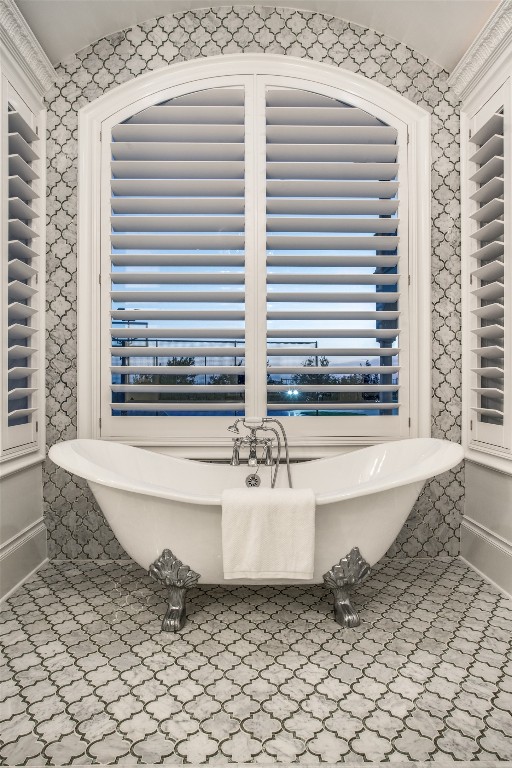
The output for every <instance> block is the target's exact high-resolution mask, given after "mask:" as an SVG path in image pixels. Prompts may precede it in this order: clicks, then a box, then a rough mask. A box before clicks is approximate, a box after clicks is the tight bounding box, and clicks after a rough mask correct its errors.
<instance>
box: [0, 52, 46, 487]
mask: <svg viewBox="0 0 512 768" xmlns="http://www.w3.org/2000/svg"><path fill="white" fill-rule="evenodd" d="M0 99H1V103H2V105H5V104H6V103H7V101H8V102H9V103H11V105H12V106H14V107H15V108H16V109H17V110H18V111H19V112H20V114H21V115H22V116H24V117H25V118H26V120H27V122H29V123H30V122H31V119H32V117H33V120H34V125H35V126H37V131H38V134H39V136H40V140H39V146H38V152H39V158H38V161H37V165H38V175H39V180H38V187H39V188H40V190H41V193H40V197H39V199H38V200H37V201H36V204H35V206H34V207H35V209H36V210H37V213H38V214H39V218H38V219H37V220H36V221H35V222H34V223H33V226H34V228H35V229H37V231H38V233H39V237H38V239H37V241H36V242H35V243H34V244H33V245H32V246H31V247H32V250H35V251H36V252H37V253H38V258H37V263H34V264H33V265H32V266H34V267H36V269H37V288H38V291H37V294H36V300H35V301H34V302H33V306H34V307H35V308H36V309H37V315H36V317H37V347H38V352H37V353H36V354H35V355H34V356H33V360H32V362H33V364H34V365H35V367H37V368H38V371H37V373H35V374H33V377H32V382H33V385H34V386H35V388H36V392H35V393H34V394H33V395H32V401H33V403H34V405H35V406H36V408H37V416H36V419H35V422H34V430H35V432H34V434H33V435H32V436H33V439H32V440H30V441H29V442H24V443H23V444H22V445H19V446H16V445H15V446H13V447H11V448H8V449H4V450H2V448H1V445H0V477H4V476H6V475H10V474H13V473H14V472H18V471H19V470H21V469H24V468H26V467H29V466H32V465H34V464H38V463H40V462H41V461H43V460H44V458H45V257H46V245H45V243H46V238H45V221H46V197H45V190H46V143H45V142H46V110H45V108H44V106H43V105H42V102H41V95H40V93H39V92H38V90H36V88H35V87H34V86H33V85H32V84H31V83H29V82H28V80H27V79H26V78H25V77H24V76H23V75H22V74H20V72H19V71H18V69H17V67H16V66H15V64H14V63H13V62H12V61H11V59H10V58H9V56H8V54H7V52H2V55H1V56H0ZM2 113H4V109H3V108H2ZM0 133H1V135H2V142H4V143H3V145H2V152H1V153H0V154H2V156H3V154H4V152H3V150H5V148H6V147H7V125H4V124H2V125H1V131H0ZM0 184H1V188H0V204H1V206H0V255H1V259H0V290H1V293H2V298H3V297H4V296H5V295H6V294H5V290H4V286H5V283H6V281H7V279H8V277H7V243H8V239H7V232H6V227H7V221H8V189H7V177H5V178H0ZM6 338H7V307H6V306H5V307H4V306H3V303H2V305H1V312H0V339H1V343H0V368H1V370H2V376H1V377H0V398H1V403H2V406H1V408H2V409H3V407H4V403H5V402H6V400H7V392H6V391H5V390H4V387H5V384H6V377H5V376H4V373H5V371H6V370H7V366H8V361H7V349H6V346H4V340H5V339H6Z"/></svg>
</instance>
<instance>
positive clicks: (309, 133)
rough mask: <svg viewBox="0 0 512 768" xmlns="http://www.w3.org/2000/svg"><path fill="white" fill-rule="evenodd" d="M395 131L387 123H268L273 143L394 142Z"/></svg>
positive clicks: (268, 131)
mask: <svg viewBox="0 0 512 768" xmlns="http://www.w3.org/2000/svg"><path fill="white" fill-rule="evenodd" d="M396 136H397V131H396V129H395V128H391V127H390V126H388V125H336V126H328V125H268V126H267V145H268V146H269V147H270V146H272V145H273V144H282V143H288V144H337V143H340V144H359V143H361V144H365V145H366V144H386V143H389V144H394V143H395V141H396Z"/></svg>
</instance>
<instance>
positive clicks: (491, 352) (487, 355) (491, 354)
mask: <svg viewBox="0 0 512 768" xmlns="http://www.w3.org/2000/svg"><path fill="white" fill-rule="evenodd" d="M471 352H473V354H475V355H477V357H483V358H484V359H485V360H497V359H499V358H502V357H503V354H504V350H503V347H500V346H499V345H497V344H492V345H490V346H488V347H477V348H476V349H472V350H471Z"/></svg>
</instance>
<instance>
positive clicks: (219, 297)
mask: <svg viewBox="0 0 512 768" xmlns="http://www.w3.org/2000/svg"><path fill="white" fill-rule="evenodd" d="M110 296H111V298H112V301H115V302H116V303H117V302H124V301H130V302H134V303H137V304H141V303H145V302H150V303H152V302H170V303H176V302H180V303H184V302H185V303H189V302H191V303H194V304H197V303H203V302H208V303H211V302H221V303H222V304H224V303H226V302H230V303H233V302H234V303H237V304H238V303H243V302H244V300H245V292H244V291H112V292H111V294H110Z"/></svg>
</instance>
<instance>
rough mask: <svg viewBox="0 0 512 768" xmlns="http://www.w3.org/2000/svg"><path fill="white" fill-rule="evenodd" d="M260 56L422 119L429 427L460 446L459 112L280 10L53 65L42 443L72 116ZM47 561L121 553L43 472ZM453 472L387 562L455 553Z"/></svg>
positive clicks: (65, 341)
mask: <svg viewBox="0 0 512 768" xmlns="http://www.w3.org/2000/svg"><path fill="white" fill-rule="evenodd" d="M255 51H256V52H268V53H274V54H284V55H287V56H295V57H302V58H309V59H312V60H315V61H322V62H324V63H326V64H332V65H333V66H336V67H340V68H342V69H348V70H350V71H354V72H359V73H360V74H361V75H364V76H366V77H369V78H372V79H374V80H377V81H378V82H379V83H381V84H382V85H385V86H387V87H389V88H392V89H393V90H394V91H398V92H399V93H401V94H403V95H404V96H405V97H406V98H408V99H410V100H411V101H413V102H415V103H416V104H419V105H420V106H422V107H424V108H425V109H426V110H428V111H429V112H430V114H431V117H432V175H431V180H432V201H431V211H432V322H433V330H432V332H433V345H432V430H433V435H434V437H441V438H447V439H449V440H455V441H458V440H459V438H460V411H461V406H460V399H461V391H460V374H461V366H460V360H461V350H460V221H459V215H460V213H459V203H460V180H459V144H458V141H459V138H458V137H459V105H458V99H457V97H456V96H455V95H454V94H453V93H451V92H450V90H449V88H448V85H447V77H448V73H447V72H445V71H443V70H442V69H441V68H440V67H439V66H438V65H437V64H435V63H434V62H432V61H429V60H428V59H426V58H425V57H424V56H421V55H420V54H419V53H416V52H415V51H413V50H411V49H409V48H407V46H405V45H403V44H401V43H398V42H397V41H395V40H392V39H391V38H389V37H386V36H385V35H381V34H379V33H377V32H375V31H373V30H370V29H365V28H363V27H360V26H357V25H354V24H348V23H347V22H345V21H342V20H341V19H338V18H333V17H330V16H324V15H321V14H318V13H308V12H305V11H296V10H293V9H288V8H271V7H262V8H261V7H260V8H252V7H250V6H247V7H237V8H230V7H223V8H215V9H204V10H196V11H193V12H189V13H174V14H170V15H167V16H163V17H161V18H159V19H152V20H151V21H147V22H145V23H144V24H140V25H137V26H134V27H132V28H130V29H126V30H123V31H122V32H117V33H116V34H114V35H110V36H109V37H106V38H103V39H102V40H99V41H98V42H97V43H95V44H94V45H92V46H89V47H88V48H84V49H83V50H82V51H80V52H79V53H77V54H76V56H74V57H73V58H72V59H70V60H68V61H65V62H63V63H62V64H61V65H60V66H58V67H57V72H58V80H57V83H56V85H55V87H54V88H53V89H52V91H51V92H50V93H49V94H48V97H47V105H48V175H47V181H48V227H47V238H48V253H47V258H48V286H47V297H48V317H47V327H48V344H47V352H48V354H47V358H48V359H47V387H48V388H47V414H48V425H47V426H48V433H47V434H48V442H49V444H50V445H52V444H53V443H55V442H58V441H59V440H69V439H72V438H75V437H76V298H77V297H76V290H77V288H76V230H77V217H76V212H77V139H78V110H79V109H80V107H82V106H84V105H85V104H87V103H88V102H90V101H93V100H94V99H96V98H98V97H99V96H101V95H102V94H103V93H105V92H106V91H108V90H109V89H111V88H115V87H116V86H117V85H119V84H121V83H124V82H126V81H128V80H130V79H132V78H134V77H136V76H137V75H140V74H142V73H146V72H149V71H150V70H153V69H158V68H160V67H165V66H167V65H169V64H172V63H175V62H179V61H185V60H188V59H194V58H197V57H199V56H217V55H220V54H229V53H244V52H255ZM45 503H46V522H47V526H48V532H49V545H50V556H51V557H58V558H71V559H73V558H115V557H122V556H123V553H122V550H121V548H120V546H119V544H118V543H117V541H116V540H115V538H114V536H113V534H112V532H111V530H110V528H109V527H108V526H107V525H106V524H105V522H104V520H103V516H102V515H101V513H100V512H99V510H98V508H97V506H96V504H95V503H94V499H93V498H92V495H91V493H90V491H89V490H88V488H87V486H86V484H85V483H83V482H81V481H78V480H77V479H76V478H70V476H69V475H68V474H67V473H66V472H64V471H63V470H61V469H58V468H56V467H55V465H53V464H52V463H51V462H47V465H46V473H45ZM462 506H463V470H462V469H461V468H460V467H459V468H458V469H457V470H455V471H453V472H447V473H446V474H444V475H442V476H440V477H438V478H436V479H435V480H433V481H432V482H431V483H429V484H428V486H427V488H426V490H425V492H424V493H423V495H422V496H421V498H420V499H419V501H418V504H417V505H416V507H415V509H414V510H413V512H412V514H411V516H410V518H409V520H408V522H407V523H406V525H405V527H404V529H403V530H402V533H401V534H400V536H399V538H398V541H397V542H396V544H395V545H394V546H393V547H392V549H391V551H390V554H395V555H398V556H400V557H415V556H419V557H432V556H436V555H450V556H452V555H457V554H458V553H459V528H460V520H461V516H462Z"/></svg>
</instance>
